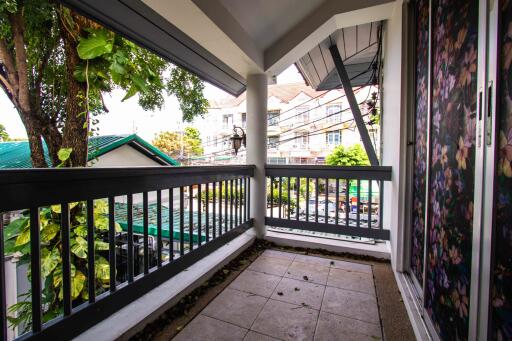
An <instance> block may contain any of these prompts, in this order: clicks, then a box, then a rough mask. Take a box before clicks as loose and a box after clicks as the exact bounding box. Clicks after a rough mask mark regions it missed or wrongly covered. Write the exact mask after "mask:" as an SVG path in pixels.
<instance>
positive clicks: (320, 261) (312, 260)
mask: <svg viewBox="0 0 512 341" xmlns="http://www.w3.org/2000/svg"><path fill="white" fill-rule="evenodd" d="M294 260H296V261H297V262H301V263H307V264H316V265H322V266H330V265H331V262H332V259H328V258H322V257H316V256H309V255H297V256H296V257H295V259H294Z"/></svg>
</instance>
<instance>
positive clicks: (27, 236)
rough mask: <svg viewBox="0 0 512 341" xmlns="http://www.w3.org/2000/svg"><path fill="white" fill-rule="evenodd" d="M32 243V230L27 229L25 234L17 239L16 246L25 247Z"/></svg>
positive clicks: (24, 231)
mask: <svg viewBox="0 0 512 341" xmlns="http://www.w3.org/2000/svg"><path fill="white" fill-rule="evenodd" d="M29 241H30V229H29V228H25V229H24V230H23V232H21V234H20V235H19V236H18V238H16V243H15V244H14V245H15V246H20V245H25V244H27V243H28V242H29Z"/></svg>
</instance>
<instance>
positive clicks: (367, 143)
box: [329, 44, 379, 166]
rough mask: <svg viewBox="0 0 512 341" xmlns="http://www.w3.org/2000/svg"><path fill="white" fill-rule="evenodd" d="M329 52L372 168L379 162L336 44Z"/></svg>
mask: <svg viewBox="0 0 512 341" xmlns="http://www.w3.org/2000/svg"><path fill="white" fill-rule="evenodd" d="M329 50H330V51H331V56H332V60H333V61H334V65H335V66H336V71H338V76H339V77H340V81H341V85H343V90H344V91H345V96H347V100H348V104H349V105H350V110H352V114H353V115H354V121H355V122H356V126H357V129H358V130H359V134H360V135H361V139H362V140H363V146H364V149H365V150H366V154H367V155H368V159H369V160H370V164H371V165H372V166H378V165H379V160H378V159H377V154H376V153H375V148H374V147H373V144H372V141H371V140H370V134H369V133H368V130H367V129H366V125H365V123H364V120H363V115H362V114H361V109H360V108H359V105H358V103H357V100H356V96H355V95H354V91H353V90H352V84H351V83H350V78H348V73H347V70H346V69H345V65H344V64H343V60H342V59H341V56H340V51H339V50H338V46H337V45H336V44H334V45H331V47H329Z"/></svg>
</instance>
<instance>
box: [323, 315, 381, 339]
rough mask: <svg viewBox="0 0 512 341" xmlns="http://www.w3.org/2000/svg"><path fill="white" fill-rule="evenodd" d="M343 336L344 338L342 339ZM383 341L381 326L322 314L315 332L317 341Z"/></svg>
mask: <svg viewBox="0 0 512 341" xmlns="http://www.w3.org/2000/svg"><path fill="white" fill-rule="evenodd" d="M341 336H343V337H341ZM341 339H342V340H344V341H366V340H382V332H381V329H380V326H379V325H376V324H373V323H366V322H363V321H358V320H353V319H350V318H346V317H342V316H338V315H334V314H329V313H326V312H321V313H320V316H319V317H318V323H317V325H316V331H315V341H331V340H341Z"/></svg>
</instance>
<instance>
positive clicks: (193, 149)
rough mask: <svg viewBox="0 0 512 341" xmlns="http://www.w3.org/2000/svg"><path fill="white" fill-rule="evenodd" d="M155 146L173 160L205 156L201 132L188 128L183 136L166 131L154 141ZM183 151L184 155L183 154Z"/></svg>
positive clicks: (179, 133) (177, 132)
mask: <svg viewBox="0 0 512 341" xmlns="http://www.w3.org/2000/svg"><path fill="white" fill-rule="evenodd" d="M152 143H153V145H154V146H155V147H157V148H158V149H160V150H161V151H163V152H164V153H166V154H167V155H169V156H170V157H172V158H175V159H179V158H180V157H181V156H183V157H187V158H188V157H192V156H200V155H202V154H203V152H204V149H203V147H202V145H201V144H202V142H201V136H200V134H199V130H197V129H196V128H193V127H186V128H185V130H184V131H183V135H182V133H181V132H179V131H164V132H161V133H160V134H158V135H157V136H156V137H155V139H154V140H153V142H152ZM182 151H183V155H181V152H182Z"/></svg>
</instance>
